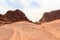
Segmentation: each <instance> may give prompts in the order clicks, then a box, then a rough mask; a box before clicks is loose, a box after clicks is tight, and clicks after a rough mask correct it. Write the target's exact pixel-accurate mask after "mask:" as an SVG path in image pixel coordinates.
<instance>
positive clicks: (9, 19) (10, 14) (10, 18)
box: [0, 9, 31, 23]
mask: <svg viewBox="0 0 60 40" xmlns="http://www.w3.org/2000/svg"><path fill="white" fill-rule="evenodd" d="M0 21H1V22H3V23H13V22H18V21H28V22H31V21H30V20H29V19H28V18H27V17H26V15H25V14H24V13H23V12H22V11H21V10H19V9H16V10H15V11H12V10H9V11H7V12H6V14H4V15H1V14H0Z"/></svg>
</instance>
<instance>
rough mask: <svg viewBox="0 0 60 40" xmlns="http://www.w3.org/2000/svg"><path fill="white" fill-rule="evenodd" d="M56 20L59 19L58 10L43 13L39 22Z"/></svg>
mask: <svg viewBox="0 0 60 40" xmlns="http://www.w3.org/2000/svg"><path fill="white" fill-rule="evenodd" d="M57 19H60V10H55V11H51V12H45V13H44V14H43V17H42V18H41V20H40V22H50V21H53V20H57Z"/></svg>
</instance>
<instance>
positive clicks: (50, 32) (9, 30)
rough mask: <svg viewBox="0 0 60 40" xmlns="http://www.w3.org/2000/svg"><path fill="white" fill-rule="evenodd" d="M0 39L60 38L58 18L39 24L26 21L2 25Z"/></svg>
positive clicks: (48, 39)
mask: <svg viewBox="0 0 60 40" xmlns="http://www.w3.org/2000/svg"><path fill="white" fill-rule="evenodd" d="M0 40H60V20H55V21H52V22H47V23H44V24H41V25H37V24H33V23H30V22H26V21H20V22H15V23H12V24H6V25H3V26H0Z"/></svg>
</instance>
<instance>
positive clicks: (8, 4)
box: [0, 0, 60, 22]
mask: <svg viewBox="0 0 60 40" xmlns="http://www.w3.org/2000/svg"><path fill="white" fill-rule="evenodd" d="M15 9H20V10H21V11H23V12H24V13H25V14H26V16H27V17H28V18H29V19H30V20H32V21H34V22H35V21H38V20H39V19H40V18H41V17H42V15H43V13H44V12H46V11H51V10H57V9H60V0H0V14H5V13H6V11H8V10H15Z"/></svg>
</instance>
